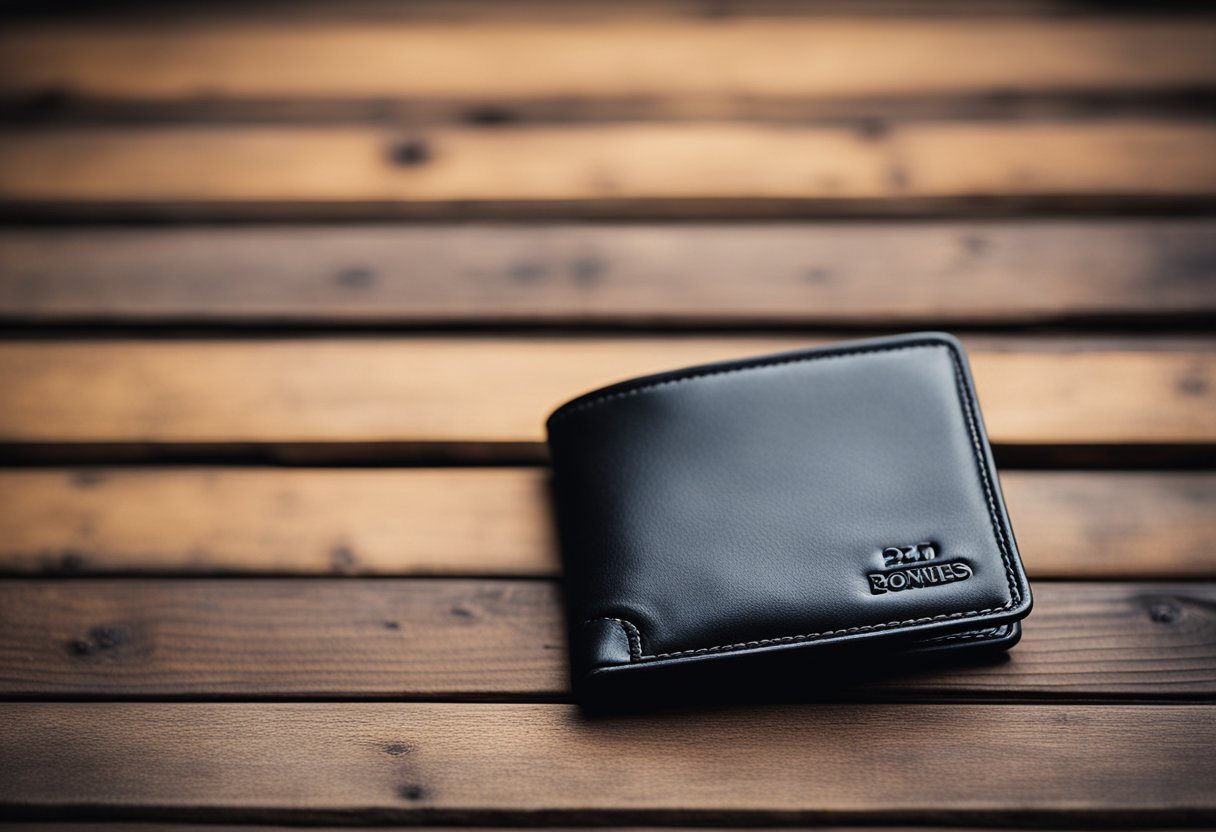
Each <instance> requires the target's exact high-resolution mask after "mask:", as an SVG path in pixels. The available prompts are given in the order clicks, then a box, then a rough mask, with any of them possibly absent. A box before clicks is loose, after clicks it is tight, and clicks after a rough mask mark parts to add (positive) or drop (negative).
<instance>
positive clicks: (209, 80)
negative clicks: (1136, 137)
mask: <svg viewBox="0 0 1216 832" xmlns="http://www.w3.org/2000/svg"><path fill="white" fill-rule="evenodd" d="M968 11H971V9H968ZM1214 37H1216V24H1214V23H1212V22H1211V21H1209V20H1204V19H1198V20H1169V19H1157V20H1151V19H1150V20H1144V19H1118V18H1114V19H1111V18H1109V17H1108V18H1094V17H1089V18H1087V17H1071V18H1067V17H1065V18H1056V19H1041V18H1017V17H997V18H995V19H985V18H982V17H980V18H976V17H971V18H967V17H963V18H959V17H945V18H939V19H928V20H926V19H923V18H922V19H916V18H902V19H901V18H900V17H898V16H888V17H878V16H876V17H869V18H865V17H862V18H858V17H853V18H849V17H840V16H815V15H811V16H803V17H784V18H777V19H765V18H763V17H751V16H748V15H747V14H746V13H745V14H744V15H742V16H727V17H724V18H719V19H706V18H705V17H701V18H696V17H686V18H682V19H663V18H662V17H652V18H651V19H646V20H619V19H618V20H613V19H600V20H595V21H587V20H573V21H569V20H568V21H560V20H559V21H543V20H534V21H507V20H494V21H485V20H482V21H480V22H479V21H478V20H477V19H476V18H474V19H466V20H454V21H447V22H444V21H421V20H415V21H394V20H392V19H387V20H386V19H383V18H382V19H379V20H375V21H350V20H346V21H342V20H325V21H316V20H301V19H298V18H293V17H281V18H277V19H273V20H263V21H256V20H248V19H247V20H231V19H226V18H225V15H224V14H223V13H222V12H221V13H215V12H213V13H212V14H210V15H208V16H207V17H205V18H203V19H201V20H199V19H186V20H183V21H179V22H176V23H174V22H173V21H172V19H171V18H170V19H168V20H166V19H161V20H159V21H145V22H141V21H139V20H125V21H122V22H121V23H110V24H109V25H106V23H105V22H101V23H99V22H97V21H76V22H74V21H71V20H66V21H58V22H55V23H50V24H48V23H36V24H29V23H26V24H24V25H20V24H19V25H10V26H7V27H6V31H5V32H4V33H3V36H2V37H0V79H3V80H2V81H0V94H2V95H4V96H7V97H20V96H23V95H26V96H28V95H35V94H38V93H41V92H45V91H48V90H51V91H54V92H56V93H58V94H60V95H67V96H70V97H85V98H101V99H108V100H152V101H166V100H174V99H187V100H192V99H203V100H211V99H217V98H218V99H221V100H223V99H254V100H283V99H286V100H300V99H305V100H306V99H327V98H328V99H351V98H353V99H365V100H375V101H385V100H389V101H391V100H396V99H421V100H424V101H425V100H435V99H457V100H460V99H464V100H470V101H473V102H485V101H489V102H505V103H510V102H513V101H517V100H528V99H562V98H565V99H570V98H584V99H586V98H590V99H596V98H609V99H611V98H617V99H632V100H637V101H641V102H651V101H658V102H662V104H663V105H664V109H665V110H673V111H675V112H676V113H679V112H680V107H681V104H682V103H683V102H685V101H688V100H690V99H691V101H690V103H689V104H688V105H686V106H695V105H696V103H697V102H698V101H699V100H700V101H704V100H705V99H709V100H710V102H711V103H717V104H719V106H720V107H725V106H727V105H728V104H729V102H731V101H736V102H737V101H746V100H749V99H756V98H781V99H807V98H810V99H814V98H824V99H839V98H847V97H889V96H901V95H913V94H922V95H923V94H926V93H929V94H934V95H955V96H957V95H991V94H995V93H998V92H999V93H1004V94H1015V95H1016V94H1018V93H1021V92H1025V91H1034V90H1051V91H1069V92H1073V91H1078V90H1091V89H1094V88H1098V89H1108V88H1115V89H1132V90H1160V89H1166V90H1174V89H1180V88H1181V89H1186V88H1192V89H1193V88H1196V87H1203V86H1205V85H1206V86H1210V85H1213V84H1216V59H1214V58H1213V56H1212V50H1211V43H1212V40H1213V38H1214ZM943 56H948V57H949V60H943V59H942V58H943Z"/></svg>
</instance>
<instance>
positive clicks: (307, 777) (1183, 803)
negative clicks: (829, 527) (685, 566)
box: [0, 703, 1216, 826]
mask: <svg viewBox="0 0 1216 832" xmlns="http://www.w3.org/2000/svg"><path fill="white" fill-rule="evenodd" d="M892 737H898V738H899V741H898V742H893V741H892ZM1214 742H1216V708H1213V707H1211V706H1204V705H1161V706H1153V707H1147V706H1117V705H1107V706H1071V707H1069V706H1048V705H1037V706H1035V705H1006V706H993V705H959V704H949V705H908V704H900V705H883V706H876V705H857V704H848V705H818V706H791V707H783V708H767V709H739V710H731V711H724V712H709V713H685V714H668V715H664V716H663V717H662V718H655V717H652V716H639V717H632V718H618V719H603V720H587V719H582V718H580V717H579V715H578V713H577V712H576V711H575V710H574V709H573V708H572V707H570V706H565V705H470V704H463V705H462V704H454V703H415V704H401V703H367V704H361V705H360V704H344V705H334V704H326V703H320V704H318V703H313V704H240V703H229V704H223V703H213V704H184V703H177V704H153V703H90V704H79V703H77V704H57V705H46V704H35V703H10V704H5V705H0V750H2V752H3V757H4V759H5V760H7V761H8V764H9V772H8V776H7V777H5V778H3V779H2V780H0V803H3V804H4V805H6V806H7V807H10V808H11V809H13V810H16V811H20V812H23V813H25V814H27V815H28V814H33V815H35V816H39V815H41V816H48V815H54V816H57V817H59V818H62V816H63V815H65V814H66V815H69V816H70V815H76V816H77V817H79V816H82V815H83V816H90V815H91V816H102V817H104V818H106V819H120V818H132V817H142V818H147V819H158V820H172V819H180V818H182V817H189V818H190V819H191V820H225V821H248V820H251V819H256V820H260V821H263V822H265V821H268V820H277V819H283V820H287V821H292V822H304V821H309V822H326V821H327V820H328V821H331V822H333V821H345V822H359V821H367V820H369V819H372V820H374V822H377V823H385V822H395V821H401V822H408V821H420V822H426V821H431V822H434V821H437V820H441V821H447V822H452V821H454V820H459V821H461V822H465V823H477V822H479V821H487V820H492V821H494V822H499V823H505V822H527V821H532V822H535V821H536V820H537V819H539V818H543V819H544V820H546V821H547V822H549V823H554V822H558V823H560V822H567V823H570V822H579V821H583V820H592V819H594V820H595V821H598V822H599V823H614V822H615V823H620V822H626V823H629V822H635V823H636V822H643V823H645V822H654V821H659V822H664V823H678V822H698V821H700V822H704V821H718V822H722V823H731V822H734V823H740V824H746V823H758V822H766V821H767V822H770V823H771V822H783V823H788V824H794V823H797V824H803V823H815V824H818V823H832V822H843V823H865V822H870V823H879V822H881V823H884V824H889V823H899V822H905V823H909V822H911V823H916V822H920V823H923V822H934V821H936V822H938V823H947V825H953V824H959V823H967V822H973V823H982V824H983V825H992V824H996V823H1002V822H1005V823H1009V822H1011V821H1013V822H1016V825H1022V824H1026V823H1030V822H1033V823H1035V824H1036V825H1038V824H1045V823H1048V822H1056V823H1060V822H1066V823H1067V824H1068V825H1070V826H1076V825H1090V824H1095V823H1114V822H1120V821H1121V822H1123V823H1168V822H1171V821H1172V822H1180V823H1187V824H1195V823H1202V822H1205V821H1207V822H1211V819H1212V818H1213V817H1216V779H1214V778H1216V770H1214V769H1213V767H1212V766H1211V765H1210V762H1211V754H1212V745H1213V743H1214ZM928 749H932V753H928ZM622 760H628V761H629V765H627V766H623V765H622V764H621V761H622ZM892 771H915V772H916V776H915V777H893V776H891V772H892ZM740 772H746V773H747V776H746V777H744V776H740ZM1060 772H1072V773H1073V774H1074V776H1056V775H1057V774H1058V773H1060ZM187 812H188V813H189V814H188V815H187V814H185V813H187Z"/></svg>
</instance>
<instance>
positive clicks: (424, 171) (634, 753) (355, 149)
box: [0, 0, 1216, 830]
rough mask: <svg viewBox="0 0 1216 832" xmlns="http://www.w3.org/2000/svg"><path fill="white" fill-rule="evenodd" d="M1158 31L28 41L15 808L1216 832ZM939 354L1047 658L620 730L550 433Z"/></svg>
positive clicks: (484, 32) (302, 27)
mask: <svg viewBox="0 0 1216 832" xmlns="http://www.w3.org/2000/svg"><path fill="white" fill-rule="evenodd" d="M1119 9H1120V13H1119V14H1108V15H1101V14H1098V13H1096V12H1095V10H1094V9H1093V8H1089V9H1088V10H1086V9H1085V8H1083V7H1082V8H1080V9H1079V8H1077V7H1074V6H1073V5H1072V4H1071V3H1068V2H1064V1H1063V0H1042V2H1033V0H1010V2H1002V3H999V4H996V5H983V6H980V5H976V4H971V3H962V2H953V0H937V1H936V2H935V1H934V0H924V1H923V2H919V0H918V2H915V3H912V4H898V5H897V4H887V3H884V2H881V1H880V0H873V1H872V2H866V0H833V2H830V3H829V4H828V5H826V6H825V5H822V4H820V5H814V6H812V5H809V4H806V3H801V2H796V0H789V2H762V3H757V4H753V5H749V4H743V3H735V2H719V3H708V2H697V0H661V1H660V2H658V3H654V4H645V5H643V4H639V3H634V2H629V1H628V0H626V2H620V3H614V4H607V3H603V4H601V3H591V2H576V3H565V4H558V3H556V2H524V3H521V4H512V5H505V4H493V3H484V2H473V0H458V2H454V3H438V2H422V3H419V4H416V5H413V6H409V7H397V6H394V5H390V4H387V3H384V2H380V0H367V1H366V2H361V3H358V4H333V3H326V2H306V3H302V4H293V5H291V6H285V5H283V4H276V3H272V2H260V3H245V4H240V5H237V4H229V5H224V6H221V7H220V9H218V10H217V9H214V8H209V7H206V6H203V5H189V4H187V5H175V6H173V7H172V8H168V9H158V8H153V7H146V8H141V7H138V6H136V7H134V8H133V9H132V8H128V9H125V10H120V11H111V12H110V15H109V16H108V17H98V16H97V15H99V14H101V12H100V11H95V12H92V13H90V12H89V11H88V10H87V8H86V9H85V10H82V11H78V12H77V13H76V14H75V15H74V16H60V17H57V18H47V17H40V16H38V15H39V13H38V11H37V9H36V8H33V9H32V10H31V9H30V8H28V7H27V9H26V11H25V13H24V15H23V16H19V17H18V18H17V19H15V20H9V21H7V22H6V24H5V25H4V27H3V28H0V112H3V113H4V116H5V117H4V119H3V122H2V123H0V214H2V217H0V219H2V220H3V225H2V226H0V318H2V319H3V321H4V322H5V324H6V331H5V335H4V337H3V339H2V340H0V401H2V405H0V450H2V451H3V455H4V461H5V465H4V466H3V467H2V468H0V570H2V572H3V577H2V579H0V699H2V701H0V816H2V817H3V819H4V820H7V821H8V822H10V823H16V824H30V825H32V826H34V827H36V828H39V829H48V830H49V829H50V828H51V827H50V826H47V824H50V823H63V824H79V825H80V826H81V828H83V829H89V830H100V829H101V828H102V827H101V825H100V824H102V823H103V822H104V823H109V824H114V826H107V827H106V828H121V829H127V828H128V825H132V826H133V825H137V824H139V823H140V822H146V821H154V822H156V823H157V824H189V823H224V824H245V825H250V824H252V825H259V824H322V825H323V824H341V825H377V824H385V823H405V824H415V825H417V824H421V825H439V824H442V825H460V826H469V827H481V826H525V825H526V826H532V825H538V824H540V825H562V826H566V827H583V826H592V825H596V826H603V825H615V826H630V827H632V826H671V827H695V826H706V825H713V826H734V827H743V826H758V825H763V826H774V825H778V826H802V825H807V824H834V825H841V826H856V825H866V824H873V825H884V826H889V825H897V826H914V827H924V826H946V827H959V826H985V827H993V826H996V827H1001V826H1024V825H1051V826H1053V827H1093V826H1105V825H1113V824H1118V825H1125V826H1126V825H1140V826H1143V825H1170V826H1191V825H1205V824H1206V825H1211V824H1213V823H1216V707H1214V700H1216V582H1213V581H1214V580H1216V555H1214V554H1213V552H1214V551H1216V549H1214V546H1216V510H1214V508H1216V473H1214V466H1216V339H1214V338H1213V334H1212V324H1213V322H1214V321H1216V221H1214V220H1213V209H1216V121H1213V115H1214V111H1213V107H1212V101H1213V100H1216V98H1214V94H1216V19H1213V18H1210V17H1205V16H1201V15H1199V14H1198V12H1197V11H1195V10H1191V11H1186V10H1184V11H1182V12H1177V10H1175V12H1174V13H1172V14H1168V15H1166V14H1160V15H1155V14H1153V13H1151V10H1149V9H1141V10H1138V11H1137V10H1135V9H1133V10H1131V13H1126V12H1128V9H1127V8H1126V7H1125V5H1124V4H1121V5H1120V7H1119ZM1099 11H1100V8H1099ZM90 14H92V15H93V16H90ZM924 328H945V329H950V330H952V331H956V332H958V333H960V334H961V336H962V337H963V340H964V341H965V342H966V343H967V345H968V347H969V349H970V350H971V352H972V355H973V363H974V367H975V372H976V377H977V384H978V387H979V392H980V398H981V400H982V404H983V406H984V409H985V413H986V416H987V419H988V424H989V428H990V433H991V435H992V438H993V441H994V444H995V446H996V454H997V459H998V463H999V464H1000V466H1001V469H1002V470H1001V478H1002V482H1003V483H1004V486H1005V489H1006V491H1007V495H1008V500H1009V504H1010V506H1009V507H1010V513H1011V515H1012V518H1013V522H1014V527H1015V530H1016V532H1017V535H1018V538H1019V540H1020V542H1021V547H1022V549H1023V552H1024V557H1025V561H1026V565H1027V570H1028V572H1029V573H1030V574H1031V576H1032V579H1033V581H1034V585H1035V599H1036V608H1035V612H1034V614H1033V615H1032V617H1031V618H1030V619H1029V621H1028V623H1027V624H1026V629H1025V638H1024V640H1023V642H1022V644H1021V645H1019V646H1018V647H1017V648H1016V649H1015V650H1014V651H1013V652H1012V654H1011V656H1010V657H1009V659H1008V661H1004V662H998V663H991V664H986V665H981V666H971V667H954V668H944V669H942V668H939V669H936V670H926V671H924V672H921V673H916V674H912V675H902V676H898V677H893V678H889V679H883V680H880V681H877V682H874V683H871V684H866V685H862V686H859V687H857V688H856V689H855V690H850V691H847V692H845V693H843V694H837V695H835V696H834V697H833V698H832V699H831V700H830V701H818V702H802V703H790V702H787V703H784V704H770V705H760V704H753V705H748V706H739V707H722V708H718V709H713V710H698V711H694V712H689V713H666V714H662V715H651V716H632V717H620V718H612V719H603V720H594V721H592V720H587V719H584V718H582V717H581V716H580V715H579V714H578V712H577V711H576V709H575V708H574V707H573V706H572V705H571V704H570V703H569V696H568V693H567V683H566V678H565V655H564V645H563V641H562V631H561V625H560V613H559V599H558V595H557V584H556V581H555V579H556V577H557V572H558V558H557V554H556V551H555V546H554V541H553V537H552V530H551V518H550V516H549V510H548V501H547V496H546V487H547V474H546V470H545V467H544V462H545V454H544V449H543V444H542V441H543V435H542V422H543V418H544V416H545V415H546V414H547V412H548V411H549V410H550V409H551V408H552V407H553V406H555V405H556V404H558V403H560V402H561V401H563V400H564V399H566V398H568V397H570V396H572V395H574V394H577V393H579V392H582V391H584V390H587V389H590V388H592V387H594V386H597V385H600V384H602V383H607V382H610V381H613V380H618V379H621V378H624V377H628V376H631V375H634V374H638V373H644V372H650V371H655V370H660V369H667V368H672V367H678V366H681V365H685V364H689V363H695V362H702V361H708V360H714V359H720V358H727V357H736V356H745V355H749V354H755V353H763V352H767V351H773V350H781V349H787V348H793V347H798V346H803V345H808V344H812V343H818V342H822V341H826V340H832V339H835V338H844V337H849V336H851V335H854V334H870V333H880V332H882V333H885V332H895V331H907V330H914V329H924ZM139 828H144V827H139Z"/></svg>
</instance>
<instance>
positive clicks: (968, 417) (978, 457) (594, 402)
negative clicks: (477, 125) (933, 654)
mask: <svg viewBox="0 0 1216 832" xmlns="http://www.w3.org/2000/svg"><path fill="white" fill-rule="evenodd" d="M923 347H943V348H945V350H946V352H947V353H948V354H949V356H950V363H951V365H952V367H953V371H954V380H955V393H956V394H957V395H958V399H959V406H960V409H961V410H962V411H963V416H964V418H965V421H966V423H967V430H968V433H969V434H970V437H971V451H972V454H973V456H974V458H975V465H976V469H977V471H978V472H979V475H980V484H981V485H982V486H983V489H984V497H985V499H986V501H987V504H988V516H989V519H990V520H991V522H992V531H993V537H994V539H995V541H996V544H997V550H998V551H999V552H1000V555H1001V563H1002V565H1003V566H1004V567H1005V580H1006V582H1007V584H1008V586H1009V595H1010V600H1009V602H1008V603H1006V604H1003V605H1002V606H999V607H989V608H985V609H980V610H970V611H966V612H955V613H941V614H938V615H933V616H924V617H920V618H910V619H905V620H903V621H886V622H883V623H880V624H863V625H859V626H856V627H844V628H840V629H836V630H825V631H823V632H818V633H801V634H798V635H792V636H777V637H774V638H764V639H757V640H754V641H743V642H737V643H735V644H718V645H714V646H712V647H697V648H690V649H687V650H675V651H671V652H666V653H654V654H652V655H645V654H644V653H643V651H642V636H641V631H640V630H639V629H638V627H637V625H635V624H634V623H633V622H631V621H628V620H626V619H623V618H609V617H605V618H599V619H590V620H588V621H586V622H584V623H591V621H597V620H598V621H615V622H616V623H617V624H619V625H620V626H621V629H622V630H624V632H625V638H626V640H627V641H628V643H629V660H630V662H642V661H650V660H655V659H669V658H676V657H679V656H693V655H703V654H706V653H722V652H730V651H739V650H746V649H750V648H753V647H764V646H767V645H772V644H790V643H795V642H804V641H813V640H818V639H823V638H829V637H831V636H837V635H847V634H851V633H864V632H872V631H874V630H885V629H889V628H891V627H907V626H912V625H915V624H924V623H928V622H930V621H948V620H950V619H959V618H971V617H974V616H977V615H988V614H991V613H996V612H1003V611H1005V610H1008V609H1012V608H1013V607H1015V606H1017V604H1018V603H1020V601H1021V592H1020V590H1019V589H1018V586H1017V581H1016V576H1015V570H1014V567H1013V563H1012V561H1011V559H1010V554H1009V546H1008V542H1007V541H1006V539H1005V532H1004V528H1003V526H1002V523H1001V522H1000V517H999V515H998V512H997V510H996V498H995V494H994V492H993V490H992V483H991V481H990V480H989V478H988V466H987V463H986V461H985V459H984V454H983V446H982V444H981V443H980V436H979V428H978V425H977V420H976V418H975V414H974V412H973V410H972V402H971V396H970V395H968V390H967V386H966V376H965V374H964V372H963V367H962V361H961V359H960V357H959V355H958V351H957V350H956V349H955V348H954V345H953V344H951V343H949V342H946V341H938V340H926V341H914V342H910V343H904V344H899V345H895V346H875V347H863V348H861V349H845V350H837V351H832V352H819V353H816V354H813V355H802V356H797V357H793V358H783V359H770V360H767V361H754V362H749V363H746V364H740V365H736V366H733V367H729V368H726V369H721V370H701V371H692V372H689V373H687V374H685V375H682V376H676V377H673V378H667V379H663V380H662V381H656V382H652V383H650V384H643V385H641V386H638V387H634V388H631V389H628V390H618V391H617V392H614V393H605V394H604V395H602V396H599V397H596V398H591V399H588V400H587V401H584V402H582V403H580V404H577V405H574V406H572V407H570V408H568V409H566V410H562V411H559V412H558V413H556V414H554V416H553V418H552V419H551V421H555V420H557V419H561V418H564V417H566V416H568V415H570V414H572V413H577V412H579V411H582V410H586V409H588V408H591V407H596V406H598V405H601V404H604V403H605V402H608V401H612V400H614V399H620V398H625V397H628V396H635V395H638V394H641V393H646V392H649V391H651V390H655V389H657V388H660V387H666V386H668V385H672V384H681V383H683V382H687V381H692V380H695V379H698V378H707V377H710V376H719V375H727V374H730V373H739V372H744V371H748V370H755V369H759V368H763V367H780V366H784V365H787V364H801V363H806V362H810V361H822V360H825V359H830V358H846V357H850V356H855V355H865V354H869V353H879V352H898V351H900V350H909V349H919V348H923ZM968 637H969V636H968V635H967V634H958V635H957V636H947V637H944V638H942V639H941V641H947V640H962V639H964V638H968Z"/></svg>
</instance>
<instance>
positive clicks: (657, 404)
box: [547, 333, 1031, 704]
mask: <svg viewBox="0 0 1216 832" xmlns="http://www.w3.org/2000/svg"><path fill="white" fill-rule="evenodd" d="M547 426H548V433H549V447H550V453H551V457H552V462H553V472H554V473H553V491H554V500H555V506H556V515H557V524H558V531H559V538H560V543H561V549H562V557H563V563H564V568H565V575H566V582H565V590H566V606H567V623H568V633H569V640H570V648H571V649H570V653H571V672H572V677H573V682H574V689H575V693H576V696H577V697H578V699H579V700H580V701H581V702H583V703H584V704H593V703H595V702H596V701H597V700H603V699H604V698H605V697H608V696H611V697H613V698H622V697H623V698H625V699H628V698H630V696H631V695H633V694H634V693H635V692H637V695H641V691H643V690H645V689H646V687H647V685H650V686H651V687H653V683H654V681H655V680H656V679H659V680H661V679H662V678H663V675H664V673H665V672H667V674H668V676H669V677H670V678H676V677H677V676H678V675H679V674H678V673H674V674H673V673H671V672H670V671H671V670H672V669H673V668H681V667H683V668H684V669H685V671H687V670H688V666H690V665H696V667H695V669H694V670H695V673H694V674H693V675H695V676H696V678H698V679H700V680H702V681H701V682H700V683H702V684H706V683H708V684H713V683H715V680H718V681H721V682H722V683H723V684H727V683H730V682H732V681H734V676H733V674H737V673H739V672H747V673H751V672H753V671H755V670H756V669H757V668H760V667H761V665H763V664H764V663H765V662H766V661H768V662H769V663H770V664H772V665H773V666H779V667H781V668H783V670H782V672H783V673H784V672H792V671H798V672H800V673H803V674H805V675H807V676H809V677H812V678H813V677H814V675H815V673H816V670H817V668H835V669H839V668H841V667H842V666H845V665H848V664H849V663H854V664H860V665H866V666H873V665H875V664H876V663H877V664H882V661H883V659H882V657H884V656H891V655H895V654H899V655H900V656H902V657H904V658H906V657H909V656H922V655H925V656H927V655H929V654H943V653H953V652H959V651H964V650H972V651H973V650H977V649H989V650H991V649H1000V648H1007V647H1009V646H1012V644H1014V643H1015V642H1016V641H1017V638H1018V635H1019V633H1020V628H1019V626H1018V624H1017V622H1018V621H1019V620H1020V619H1021V618H1023V617H1024V616H1025V615H1027V614H1028V612H1029V611H1030V605H1031V596H1030V588H1029V585H1028V583H1027V581H1026V576H1025V574H1024V572H1023V569H1022V565H1021V561H1020V558H1019V556H1018V551H1017V546H1016V543H1015V540H1014V537H1013V531H1012V529H1011V528H1010V524H1009V518H1008V515H1007V513H1006V510H1005V506H1004V500H1003V498H1002V496H1001V491H1000V484H999V482H998V480H997V476H996V471H995V466H994V464H993V461H992V453H991V450H990V448H989V445H988V440H987V436H986V433H985V430H984V425H983V420H982V417H981V415H980V409H979V404H978V402H977V400H976V396H975V391H974V385H973V383H972V379H971V375H970V370H969V368H968V365H967V359H966V355H965V352H964V350H963V348H962V346H961V345H960V344H959V343H958V341H957V340H955V339H954V338H953V337H952V336H949V335H946V334H942V333H915V334H910V335H902V336H896V337H890V338H879V339H869V340H864V341H853V342H848V343H843V344H837V345H832V346H827V347H820V348H814V349H808V350H803V351H798V352H793V353H782V354H779V355H772V356H764V357H760V358H751V359H745V360H740V361H730V362H722V363H717V364H710V365H704V366H699V367H693V368H688V369H684V370H678V371H674V372H668V373H661V374H658V375H653V376H647V377H645V378H640V379H634V380H631V381H626V382H623V383H620V384H615V385H612V386H610V387H606V388H603V389H601V390H598V391H595V392H592V393H588V394H586V395H584V396H580V397H579V398H577V399H574V400H573V401H571V402H569V403H567V404H565V405H563V406H562V407H560V408H559V409H558V410H556V411H555V412H554V413H553V414H552V416H550V418H549V420H548V425H547ZM774 662H775V664H773V663H774ZM684 675H688V674H687V673H685V674H684ZM778 678H779V677H778Z"/></svg>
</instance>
